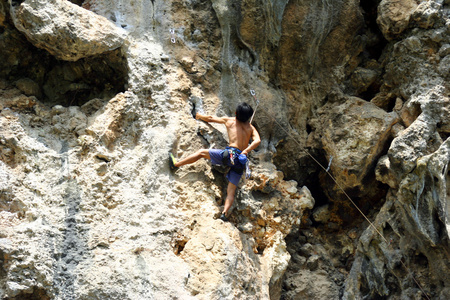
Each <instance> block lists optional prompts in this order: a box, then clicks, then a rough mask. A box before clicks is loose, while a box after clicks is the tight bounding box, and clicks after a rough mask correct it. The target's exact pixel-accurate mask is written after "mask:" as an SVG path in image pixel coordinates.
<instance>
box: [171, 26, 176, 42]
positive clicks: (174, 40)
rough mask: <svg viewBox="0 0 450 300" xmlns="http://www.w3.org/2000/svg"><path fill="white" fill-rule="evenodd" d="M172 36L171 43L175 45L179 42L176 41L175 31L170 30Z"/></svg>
mask: <svg viewBox="0 0 450 300" xmlns="http://www.w3.org/2000/svg"><path fill="white" fill-rule="evenodd" d="M170 34H171V38H170V41H171V42H172V44H175V43H176V41H177V40H176V39H175V29H173V28H171V29H170Z"/></svg>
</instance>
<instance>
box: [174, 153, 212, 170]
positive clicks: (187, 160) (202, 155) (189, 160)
mask: <svg viewBox="0 0 450 300" xmlns="http://www.w3.org/2000/svg"><path fill="white" fill-rule="evenodd" d="M200 158H207V159H211V157H210V156H209V150H208V149H200V150H198V151H197V152H195V153H193V154H191V155H189V156H188V157H186V158H185V159H182V160H180V161H178V162H176V163H175V167H181V166H184V165H188V164H192V163H194V162H196V161H197V160H199V159H200Z"/></svg>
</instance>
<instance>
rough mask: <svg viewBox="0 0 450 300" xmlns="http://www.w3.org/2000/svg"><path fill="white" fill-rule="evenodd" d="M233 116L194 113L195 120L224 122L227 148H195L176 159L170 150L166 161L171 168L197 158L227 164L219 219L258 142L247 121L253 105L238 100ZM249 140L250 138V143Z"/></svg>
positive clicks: (226, 213)
mask: <svg viewBox="0 0 450 300" xmlns="http://www.w3.org/2000/svg"><path fill="white" fill-rule="evenodd" d="M235 114H236V117H215V116H207V115H201V114H199V113H197V114H196V116H195V118H196V119H197V120H202V121H205V122H208V123H209V122H213V123H220V124H224V125H225V126H226V128H227V133H228V138H229V146H228V147H226V149H200V150H198V151H197V152H195V153H193V154H191V155H189V156H188V157H186V158H184V159H182V160H180V161H178V162H177V160H176V159H175V157H174V156H173V155H172V153H169V156H170V157H169V164H170V168H171V169H172V170H176V169H178V168H179V167H181V166H183V165H187V164H192V163H194V162H196V161H197V160H199V159H200V158H207V159H209V160H211V163H212V164H213V165H225V166H229V167H230V171H229V172H228V174H227V179H228V181H229V183H228V187H227V198H226V200H225V205H224V207H223V211H222V215H221V216H220V219H221V220H223V221H225V222H226V221H228V219H227V217H228V210H229V209H230V208H231V205H232V204H233V201H234V195H235V192H236V189H237V186H238V183H239V180H240V179H241V176H242V174H243V172H244V169H245V167H246V163H247V156H248V154H249V153H250V151H252V150H254V149H255V148H256V147H258V146H259V144H260V143H261V138H260V136H259V133H258V131H257V130H256V129H255V127H254V126H253V125H252V124H250V118H251V117H252V115H253V108H252V107H251V106H250V105H248V104H247V103H245V102H243V103H240V104H239V105H238V106H237V108H236V113H235ZM250 140H252V142H251V143H250Z"/></svg>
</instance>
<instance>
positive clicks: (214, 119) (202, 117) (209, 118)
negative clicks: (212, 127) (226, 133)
mask: <svg viewBox="0 0 450 300" xmlns="http://www.w3.org/2000/svg"><path fill="white" fill-rule="evenodd" d="M195 118H196V119H197V120H201V121H205V122H208V123H210V122H212V123H221V124H225V123H226V122H227V118H221V117H215V116H206V115H201V114H199V113H197V114H196V115H195Z"/></svg>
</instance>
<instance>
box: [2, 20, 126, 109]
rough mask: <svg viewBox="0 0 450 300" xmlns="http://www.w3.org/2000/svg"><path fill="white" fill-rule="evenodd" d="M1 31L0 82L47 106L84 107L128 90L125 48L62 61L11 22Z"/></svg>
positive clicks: (6, 22) (6, 23) (8, 21)
mask: <svg viewBox="0 0 450 300" xmlns="http://www.w3.org/2000/svg"><path fill="white" fill-rule="evenodd" d="M0 28H1V31H0V57H2V60H0V80H2V81H4V82H6V85H7V86H9V87H11V86H14V85H15V86H16V87H17V88H18V89H20V90H21V91H22V92H23V93H24V94H26V95H27V96H35V97H36V98H37V99H38V100H39V101H41V102H43V103H44V104H46V105H47V106H50V107H51V106H54V105H57V104H59V105H62V106H66V107H67V106H81V105H83V104H84V103H86V102H88V101H89V100H92V99H94V98H101V99H107V98H112V97H113V96H114V95H116V94H117V93H120V92H124V91H125V90H126V84H127V81H128V68H127V62H126V58H125V57H124V56H123V55H122V51H121V49H116V50H113V51H110V52H106V53H103V54H101V55H96V56H91V57H86V58H83V59H80V60H78V61H75V62H69V61H62V60H58V59H56V58H55V57H54V56H52V55H50V54H49V53H48V52H47V51H45V50H42V49H39V48H37V47H35V46H34V45H33V44H31V43H30V42H29V41H28V40H27V39H26V38H25V36H24V35H23V34H22V33H20V32H19V31H18V30H17V29H16V28H15V27H14V25H13V24H12V21H11V20H10V19H7V20H6V21H5V23H4V24H3V26H2V27H0Z"/></svg>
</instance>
